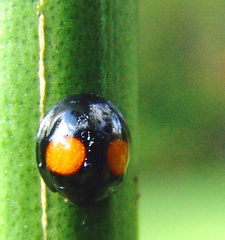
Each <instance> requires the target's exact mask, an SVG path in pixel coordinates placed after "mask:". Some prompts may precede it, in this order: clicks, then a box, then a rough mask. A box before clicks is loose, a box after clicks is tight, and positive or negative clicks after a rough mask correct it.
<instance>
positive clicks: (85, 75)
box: [0, 0, 137, 240]
mask: <svg viewBox="0 0 225 240" xmlns="http://www.w3.org/2000/svg"><path fill="white" fill-rule="evenodd" d="M39 5H40V3H39V2H34V1H26V2H21V1H19V0H12V1H10V2H9V1H2V2H1V3H0V9H1V10H0V16H1V19H2V21H0V30H1V35H0V46H1V48H0V59H1V61H0V69H1V71H0V90H1V94H0V110H1V115H0V135H1V138H0V156H1V169H0V179H1V181H0V212H1V214H0V224H1V227H0V239H10V240H13V239H43V232H42V225H41V217H42V209H41V197H40V179H39V174H38V170H37V167H36V160H35V138H36V130H37V127H38V124H39V120H40V112H39V102H40V95H39V91H40V90H39V88H40V86H39V79H38V70H39V65H38V64H39V45H38V42H39V41H38V38H39V36H38V24H40V22H39V21H40V18H39V16H40V13H42V14H43V16H44V22H43V23H44V36H45V52H44V67H45V73H44V75H45V80H46V91H45V102H44V109H45V111H47V110H49V109H50V107H51V106H52V105H53V104H55V103H56V102H57V101H59V100H61V99H62V98H64V97H66V96H67V95H71V94H76V93H80V92H89V93H90V92H93V93H96V94H99V95H100V96H103V97H106V98H108V99H110V100H112V102H114V103H115V104H116V105H117V106H118V107H119V108H120V109H121V110H122V112H123V113H124V115H125V117H126V118H127V120H128V124H129V126H130V129H131V134H132V136H133V142H132V143H133V144H132V145H133V146H135V142H136V141H137V140H136V139H137V135H136V134H137V131H136V113H137V53H136V46H137V40H136V35H137V28H136V16H137V13H136V11H137V6H136V1H135V0H130V1H120V2H119V1H115V2H110V3H109V2H108V1H91V0H88V1H84V0H83V1H72V0H67V1H46V2H45V1H44V4H43V5H42V6H39ZM38 6H39V7H38ZM132 150H133V151H132V158H131V161H130V162H131V164H130V165H131V166H130V168H129V171H128V174H127V177H126V179H125V182H124V184H123V185H122V186H121V187H120V189H119V190H118V192H117V193H115V194H113V195H112V196H111V197H109V198H108V199H106V200H104V201H102V202H100V203H99V204H97V205H96V206H94V207H90V208H80V207H77V206H75V205H73V204H71V203H69V202H67V201H64V200H63V198H62V197H60V196H59V195H58V194H53V193H51V192H50V191H47V223H48V225H47V234H48V238H47V239H67V240H70V239H79V240H82V239H98V240H101V239H104V240H111V239H116V240H117V239H127V240H129V239H132V240H134V239H136V237H137V193H136V191H137V189H136V182H135V180H134V179H135V176H136V175H135V160H134V159H135V154H136V149H135V148H134V147H133V149H132Z"/></svg>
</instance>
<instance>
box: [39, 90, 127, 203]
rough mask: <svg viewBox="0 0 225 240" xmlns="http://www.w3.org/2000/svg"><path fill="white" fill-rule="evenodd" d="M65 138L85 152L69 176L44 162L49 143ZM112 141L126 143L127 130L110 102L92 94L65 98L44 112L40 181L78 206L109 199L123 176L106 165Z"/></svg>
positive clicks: (40, 144) (120, 116)
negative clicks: (73, 139)
mask: <svg viewBox="0 0 225 240" xmlns="http://www.w3.org/2000/svg"><path fill="white" fill-rule="evenodd" d="M65 136H70V137H76V138H78V139H80V140H81V141H82V142H83V143H84V144H85V146H86V152H87V157H86V159H85V162H84V164H83V166H82V167H81V169H80V170H79V171H78V172H77V173H75V174H72V175H69V176H63V175H59V174H55V173H52V172H51V171H50V170H49V169H48V168H47V167H46V160H45V151H46V147H47V145H48V143H49V141H54V139H58V138H63V137H65ZM114 139H123V140H126V141H128V142H129V131H128V127H127V125H126V122H125V120H124V118H123V116H122V114H121V113H120V111H119V110H118V109H117V108H116V107H115V106H114V105H113V104H112V103H111V102H110V101H108V100H105V99H103V98H100V97H98V96H96V95H93V94H80V95H74V96H70V97H67V98H65V99H64V100H62V101H61V102H59V103H57V104H56V105H55V106H54V107H53V108H52V109H51V110H50V111H49V112H48V113H47V115H46V116H45V118H44V119H43V121H42V122H41V124H40V127H39V130H38V134H37V148H36V152H37V163H38V169H39V171H40V174H41V176H42V178H43V179H44V181H45V183H46V184H47V186H48V187H49V188H50V189H51V190H52V191H54V192H59V193H60V194H61V195H64V196H65V197H66V198H68V199H69V200H70V201H72V202H75V203H76V204H78V205H81V206H87V205H90V204H92V203H94V202H96V201H98V200H100V199H102V198H104V197H106V196H108V195H109V194H110V193H111V192H113V191H114V190H115V189H116V188H117V187H118V186H119V185H120V183H121V181H122V180H123V177H124V175H120V176H118V175H117V176H116V175H114V174H112V173H111V172H110V171H109V169H108V166H107V159H106V154H107V152H106V151H107V146H108V145H109V143H110V142H112V141H113V140H114Z"/></svg>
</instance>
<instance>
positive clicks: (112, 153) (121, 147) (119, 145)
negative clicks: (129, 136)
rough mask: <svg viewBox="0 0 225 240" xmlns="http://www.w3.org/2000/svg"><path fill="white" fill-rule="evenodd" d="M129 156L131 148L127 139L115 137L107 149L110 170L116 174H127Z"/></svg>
mask: <svg viewBox="0 0 225 240" xmlns="http://www.w3.org/2000/svg"><path fill="white" fill-rule="evenodd" d="M128 157H129V149H128V143H127V141H124V140H121V139H115V140H114V141H113V142H112V143H111V144H110V145H109V147H108V150H107V160H108V165H109V169H110V171H111V172H112V173H113V174H115V175H121V174H125V173H126V170H127V165H128Z"/></svg>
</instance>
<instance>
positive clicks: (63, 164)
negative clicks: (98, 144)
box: [46, 137, 86, 175]
mask: <svg viewBox="0 0 225 240" xmlns="http://www.w3.org/2000/svg"><path fill="white" fill-rule="evenodd" d="M85 157H86V151H85V145H84V144H83V143H82V142H81V141H80V140H79V139H77V138H73V137H64V138H63V139H61V141H51V142H49V144H48V146H47V149H46V165H47V167H48V168H49V170H50V171H52V172H54V173H57V174H61V175H70V174H74V173H76V172H77V171H78V170H79V169H80V168H81V166H82V164H83V163H84V161H85Z"/></svg>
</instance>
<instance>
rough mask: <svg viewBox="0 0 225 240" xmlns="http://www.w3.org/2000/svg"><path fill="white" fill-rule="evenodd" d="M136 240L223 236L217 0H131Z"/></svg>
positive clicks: (222, 34)
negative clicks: (136, 57) (136, 30)
mask: <svg viewBox="0 0 225 240" xmlns="http://www.w3.org/2000/svg"><path fill="white" fill-rule="evenodd" d="M139 21H140V39H139V44H140V51H139V54H140V67H139V68H140V89H139V93H140V94H139V95H140V106H139V123H140V124H139V127H140V128H139V130H140V132H141V137H140V145H139V153H140V154H139V159H138V160H139V162H138V163H139V166H138V171H139V175H140V183H139V185H140V240H186V239H188V240H190V239H191V240H224V239H225V141H224V139H225V1H224V0H215V1H212V0H204V1H203V0H197V1H190V0H183V1H179V0H167V1H165V0H139Z"/></svg>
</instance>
